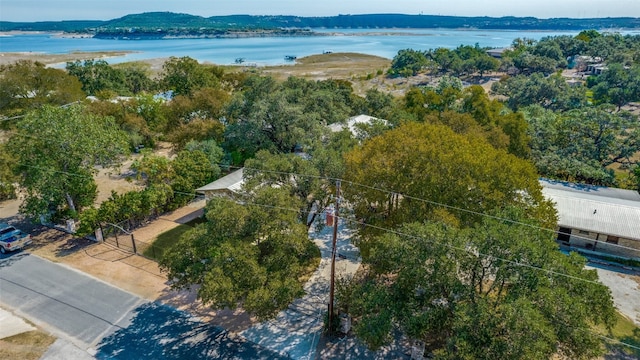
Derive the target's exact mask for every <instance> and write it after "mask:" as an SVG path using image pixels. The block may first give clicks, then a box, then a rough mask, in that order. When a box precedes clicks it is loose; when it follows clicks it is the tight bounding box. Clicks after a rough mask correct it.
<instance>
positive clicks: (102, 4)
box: [0, 0, 640, 21]
mask: <svg viewBox="0 0 640 360" xmlns="http://www.w3.org/2000/svg"><path fill="white" fill-rule="evenodd" d="M152 11H171V12H176V13H186V14H192V15H199V16H204V17H209V16H214V15H236V14H250V15H298V16H335V15H339V14H380V13H396V14H424V15H452V16H492V17H500V16H519V17H525V16H533V17H538V18H557V17H571V18H593V17H640V1H638V0H561V1H557V0H537V1H513V0H485V1H478V0H450V1H441V0H439V1H435V0H395V1H389V0H350V1H343V0H325V1H308V0H302V1H300V0H271V1H265V0H235V1H215V0H182V1H174V0H135V1H131V0H109V1H96V0H2V1H0V21H47V20H52V21H55V20H110V19H114V18H118V17H121V16H124V15H127V14H138V13H143V12H152Z"/></svg>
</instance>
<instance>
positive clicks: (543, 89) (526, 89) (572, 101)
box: [491, 73, 587, 110]
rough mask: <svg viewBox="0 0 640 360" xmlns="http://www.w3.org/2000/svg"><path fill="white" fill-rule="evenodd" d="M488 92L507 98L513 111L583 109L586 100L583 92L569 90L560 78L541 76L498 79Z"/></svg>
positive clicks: (536, 74)
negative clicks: (528, 108)
mask: <svg viewBox="0 0 640 360" xmlns="http://www.w3.org/2000/svg"><path fill="white" fill-rule="evenodd" d="M491 91H492V93H493V94H496V95H504V96H507V97H508V100H507V104H508V105H509V107H510V108H511V109H513V110H518V109H520V108H522V107H526V106H529V105H534V104H537V105H541V106H543V107H545V108H548V109H553V110H570V109H576V108H580V107H582V106H584V105H586V99H587V98H586V94H585V89H584V88H582V87H580V88H577V87H572V86H569V84H567V82H566V80H565V79H564V78H563V77H562V76H560V75H552V76H549V77H546V76H544V75H543V74H541V73H535V74H532V75H530V76H524V75H518V76H515V77H508V78H504V79H501V80H500V81H499V82H497V83H494V84H493V85H492V86H491Z"/></svg>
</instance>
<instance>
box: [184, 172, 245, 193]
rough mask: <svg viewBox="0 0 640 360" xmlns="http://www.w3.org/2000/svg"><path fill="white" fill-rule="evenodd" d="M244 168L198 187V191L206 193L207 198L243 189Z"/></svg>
mask: <svg viewBox="0 0 640 360" xmlns="http://www.w3.org/2000/svg"><path fill="white" fill-rule="evenodd" d="M243 174H244V168H242V169H240V170H236V171H234V172H232V173H230V174H228V175H226V176H223V177H221V178H220V179H218V180H216V181H214V182H212V183H209V184H207V185H205V186H202V187H199V188H197V189H196V193H198V194H204V196H205V197H206V198H207V199H210V198H212V197H213V196H219V195H233V194H235V193H237V192H239V191H240V190H241V189H242V185H243V184H244V180H243V178H242V176H243Z"/></svg>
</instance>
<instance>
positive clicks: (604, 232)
mask: <svg viewBox="0 0 640 360" xmlns="http://www.w3.org/2000/svg"><path fill="white" fill-rule="evenodd" d="M540 183H541V185H542V187H543V190H542V192H543V194H544V195H545V196H546V197H547V198H548V199H550V200H552V201H553V202H554V203H555V206H556V209H557V211H558V241H559V242H560V243H562V244H564V245H568V246H571V247H576V248H578V249H585V250H591V251H598V252H603V253H609V254H612V255H616V256H620V257H625V258H635V259H640V194H638V192H636V191H632V190H624V189H616V188H607V187H602V186H592V185H583V184H574V183H568V182H563V181H553V180H540Z"/></svg>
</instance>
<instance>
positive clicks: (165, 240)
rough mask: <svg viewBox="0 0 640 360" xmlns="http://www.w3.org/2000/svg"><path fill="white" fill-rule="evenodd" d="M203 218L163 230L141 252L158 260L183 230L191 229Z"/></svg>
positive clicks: (203, 219)
mask: <svg viewBox="0 0 640 360" xmlns="http://www.w3.org/2000/svg"><path fill="white" fill-rule="evenodd" d="M205 221H206V219H205V218H203V217H199V218H195V219H193V220H191V221H189V222H188V223H185V224H181V225H178V226H177V227H175V228H173V229H171V230H169V231H165V232H163V233H162V234H160V235H158V237H157V238H156V239H155V240H154V242H153V243H152V244H151V246H149V247H148V248H146V249H145V250H144V252H143V254H144V256H146V257H149V258H151V259H154V260H160V259H161V258H162V255H164V252H165V251H166V250H167V249H169V248H170V247H171V246H172V245H173V244H175V243H176V242H177V241H178V239H180V237H181V236H182V234H184V233H185V232H187V231H189V230H191V229H193V228H194V227H195V226H196V225H198V224H201V223H204V222H205Z"/></svg>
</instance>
